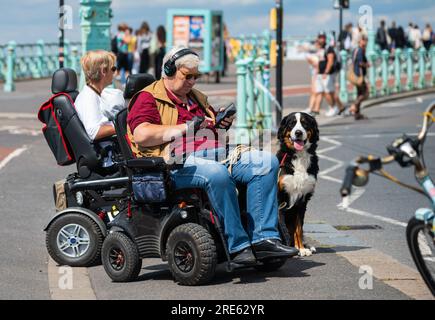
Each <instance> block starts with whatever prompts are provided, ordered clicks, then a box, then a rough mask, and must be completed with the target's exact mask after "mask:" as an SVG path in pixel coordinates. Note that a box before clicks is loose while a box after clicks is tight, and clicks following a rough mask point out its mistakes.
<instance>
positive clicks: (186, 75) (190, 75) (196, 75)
mask: <svg viewBox="0 0 435 320" xmlns="http://www.w3.org/2000/svg"><path fill="white" fill-rule="evenodd" d="M180 72H181V73H182V74H183V76H184V79H186V80H192V79H195V80H198V79H199V78H201V76H202V74H200V73H184V72H183V71H181V70H180Z"/></svg>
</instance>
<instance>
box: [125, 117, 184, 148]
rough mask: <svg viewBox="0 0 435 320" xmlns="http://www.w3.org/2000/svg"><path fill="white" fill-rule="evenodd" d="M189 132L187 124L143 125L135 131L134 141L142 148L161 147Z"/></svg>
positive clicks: (147, 123)
mask: <svg viewBox="0 0 435 320" xmlns="http://www.w3.org/2000/svg"><path fill="white" fill-rule="evenodd" d="M186 131H187V124H179V125H175V126H170V125H158V124H151V123H149V122H144V123H141V124H140V125H138V126H137V127H136V129H134V132H133V137H134V141H135V142H136V143H137V144H139V145H140V146H142V147H153V146H159V145H161V144H163V143H166V142H170V141H172V140H173V139H175V138H177V137H181V136H182V135H183V134H184V133H185V132H186Z"/></svg>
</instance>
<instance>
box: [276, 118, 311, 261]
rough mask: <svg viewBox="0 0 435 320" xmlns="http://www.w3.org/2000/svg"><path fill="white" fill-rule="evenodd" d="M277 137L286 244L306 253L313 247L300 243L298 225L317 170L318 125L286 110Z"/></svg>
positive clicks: (308, 199)
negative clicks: (286, 234)
mask: <svg viewBox="0 0 435 320" xmlns="http://www.w3.org/2000/svg"><path fill="white" fill-rule="evenodd" d="M278 140H279V143H280V146H279V150H278V153H277V157H278V160H279V161H280V174H279V180H278V201H279V208H280V209H279V214H280V216H281V218H282V220H284V221H285V225H286V227H287V229H288V232H289V235H290V244H291V245H292V246H294V247H296V248H297V249H298V250H299V255H300V256H310V255H311V254H312V253H313V252H315V250H316V249H315V248H314V247H312V248H310V249H308V248H305V247H304V244H303V242H302V240H303V231H302V228H303V225H304V218H305V211H306V209H307V204H308V201H310V199H311V197H312V196H313V193H314V188H315V186H316V181H317V174H318V172H319V164H318V162H319V160H318V157H317V155H316V149H317V142H318V141H319V129H318V126H317V122H316V119H314V117H312V116H310V115H309V114H307V113H303V112H294V113H291V114H289V115H288V116H286V117H285V118H284V119H282V121H281V124H280V127H279V130H278Z"/></svg>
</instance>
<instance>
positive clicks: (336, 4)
mask: <svg viewBox="0 0 435 320" xmlns="http://www.w3.org/2000/svg"><path fill="white" fill-rule="evenodd" d="M334 9H336V10H340V19H339V26H338V41H339V42H340V51H341V50H343V48H344V45H343V34H342V33H343V6H342V2H341V1H339V0H335V2H334Z"/></svg>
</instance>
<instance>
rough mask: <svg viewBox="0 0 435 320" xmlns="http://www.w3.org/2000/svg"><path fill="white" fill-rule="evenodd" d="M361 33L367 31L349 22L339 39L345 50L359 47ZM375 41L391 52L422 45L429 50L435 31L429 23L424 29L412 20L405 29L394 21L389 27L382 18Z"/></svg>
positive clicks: (417, 47)
mask: <svg viewBox="0 0 435 320" xmlns="http://www.w3.org/2000/svg"><path fill="white" fill-rule="evenodd" d="M360 34H365V35H367V31H366V30H363V29H362V28H361V27H359V26H357V27H354V26H353V24H352V23H348V24H347V25H346V26H345V28H344V30H343V31H342V32H341V33H340V35H339V38H338V41H339V42H340V43H342V44H343V48H344V49H345V50H348V51H351V50H353V49H355V48H357V46H358V38H359V35H360ZM375 42H376V44H377V45H378V46H379V48H380V49H381V50H388V51H390V52H392V51H394V50H395V49H398V48H400V49H405V48H413V49H420V48H421V47H422V46H424V47H425V48H426V50H429V49H430V47H431V46H432V44H434V43H435V33H434V32H433V30H432V26H431V25H430V24H429V23H428V24H426V26H425V28H424V29H423V31H422V30H421V29H420V28H419V26H418V25H417V24H416V23H413V22H410V23H409V25H408V27H407V28H406V30H405V29H404V28H403V27H402V26H397V25H396V22H394V21H393V22H391V25H390V27H389V28H387V25H386V22H385V20H382V21H381V22H380V25H379V27H378V29H377V31H376V38H375Z"/></svg>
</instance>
